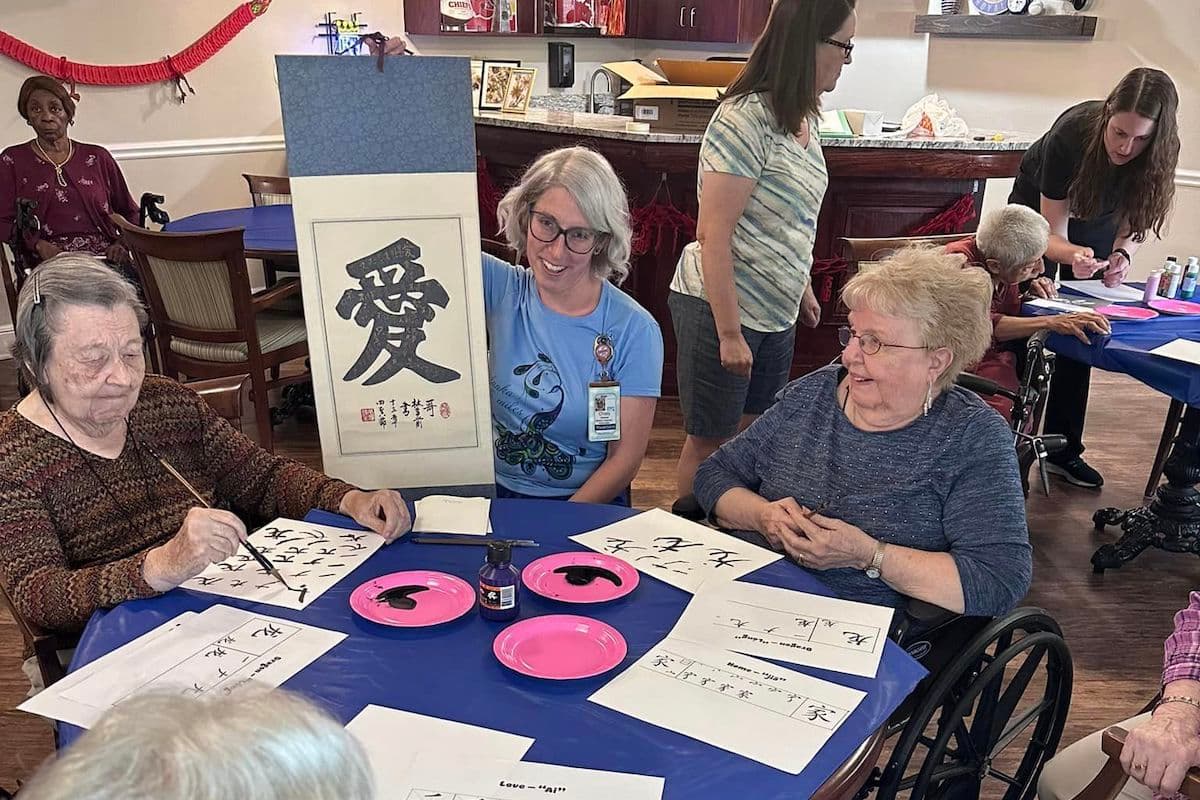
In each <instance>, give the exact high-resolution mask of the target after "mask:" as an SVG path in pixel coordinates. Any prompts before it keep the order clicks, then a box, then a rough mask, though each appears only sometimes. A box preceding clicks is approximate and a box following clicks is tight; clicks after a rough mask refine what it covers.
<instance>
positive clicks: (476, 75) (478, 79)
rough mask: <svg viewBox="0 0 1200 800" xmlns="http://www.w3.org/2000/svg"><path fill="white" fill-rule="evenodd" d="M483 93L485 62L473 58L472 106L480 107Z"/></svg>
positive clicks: (474, 107)
mask: <svg viewBox="0 0 1200 800" xmlns="http://www.w3.org/2000/svg"><path fill="white" fill-rule="evenodd" d="M482 95H483V62H482V61H476V60H475V59H471V108H473V109H478V108H479V98H480V97H481V96H482Z"/></svg>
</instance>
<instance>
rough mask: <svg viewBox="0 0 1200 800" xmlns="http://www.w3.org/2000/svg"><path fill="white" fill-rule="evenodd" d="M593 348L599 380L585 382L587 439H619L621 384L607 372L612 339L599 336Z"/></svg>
mask: <svg viewBox="0 0 1200 800" xmlns="http://www.w3.org/2000/svg"><path fill="white" fill-rule="evenodd" d="M592 350H593V353H594V354H595V356H596V362H597V363H598V364H599V365H600V380H598V381H592V382H591V383H589V384H588V441H590V442H613V441H616V440H618V439H620V438H621V384H620V383H619V382H618V381H614V380H613V379H612V375H611V374H610V373H609V371H608V365H609V363H610V362H611V361H612V358H613V343H612V339H611V338H609V337H608V335H607V334H603V333H602V334H600V335H598V336H597V337H596V343H595V344H594V345H593V348H592Z"/></svg>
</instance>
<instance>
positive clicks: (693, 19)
mask: <svg viewBox="0 0 1200 800" xmlns="http://www.w3.org/2000/svg"><path fill="white" fill-rule="evenodd" d="M692 27H693V28H694V27H696V9H694V8H693V9H692Z"/></svg>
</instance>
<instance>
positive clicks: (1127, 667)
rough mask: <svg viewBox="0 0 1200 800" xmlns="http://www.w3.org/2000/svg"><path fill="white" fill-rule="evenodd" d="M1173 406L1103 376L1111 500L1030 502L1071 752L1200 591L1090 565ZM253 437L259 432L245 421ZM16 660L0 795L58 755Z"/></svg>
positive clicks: (1092, 438) (673, 445)
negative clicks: (1105, 518) (1059, 656)
mask: <svg viewBox="0 0 1200 800" xmlns="http://www.w3.org/2000/svg"><path fill="white" fill-rule="evenodd" d="M11 364H12V362H11V361H7V362H0V407H7V406H8V405H9V404H11V403H12V402H13V401H14V398H15V394H16V393H15V389H14V386H15V380H14V377H13V374H12V369H11V366H10V365H11ZM1166 408H1167V399H1166V398H1165V397H1163V396H1162V395H1159V394H1156V393H1154V392H1152V391H1150V390H1149V389H1147V388H1145V387H1143V386H1142V385H1141V384H1138V383H1136V382H1134V381H1132V380H1130V379H1128V378H1125V377H1123V376H1119V375H1109V374H1107V373H1097V374H1096V375H1095V376H1094V378H1093V389H1092V401H1091V409H1090V411H1089V416H1088V430H1087V436H1086V441H1087V444H1088V448H1089V449H1088V460H1089V461H1090V462H1091V463H1092V464H1093V465H1094V466H1096V467H1097V468H1098V469H1099V470H1100V471H1101V472H1102V473H1103V474H1104V476H1105V478H1106V480H1107V484H1106V485H1105V487H1104V489H1103V491H1092V490H1085V489H1077V488H1074V487H1071V486H1067V485H1066V484H1063V483H1061V482H1056V483H1055V484H1054V485H1053V488H1052V493H1051V496H1050V497H1049V498H1045V497H1042V496H1041V495H1040V494H1039V495H1035V496H1034V497H1032V498H1031V499H1030V500H1029V504H1028V509H1029V530H1030V538H1031V540H1032V542H1033V545H1034V554H1035V565H1034V584H1033V589H1032V591H1031V592H1030V594H1029V597H1028V599H1027V600H1026V605H1036V606H1040V607H1042V608H1044V609H1046V610H1047V611H1049V612H1050V614H1051V615H1053V616H1054V617H1055V618H1056V619H1057V620H1058V621H1059V623H1060V624H1061V625H1062V627H1063V629H1064V631H1065V633H1066V637H1067V641H1068V643H1069V644H1070V646H1071V650H1072V653H1073V655H1074V661H1075V691H1074V701H1073V704H1072V707H1071V713H1070V717H1069V719H1068V722H1067V730H1066V732H1065V734H1064V742H1070V741H1074V740H1075V739H1077V738H1079V737H1080V736H1082V735H1084V734H1086V733H1089V732H1091V731H1092V730H1094V729H1096V728H1098V727H1101V726H1103V725H1105V724H1107V723H1111V722H1114V721H1116V720H1119V719H1122V718H1124V717H1126V716H1129V715H1132V714H1133V713H1135V712H1136V711H1137V710H1138V709H1139V708H1141V706H1142V705H1143V704H1144V703H1145V702H1146V701H1147V700H1148V699H1149V698H1150V697H1151V696H1152V695H1153V694H1154V693H1155V691H1156V690H1157V688H1158V679H1159V672H1160V669H1161V659H1162V643H1163V639H1164V638H1165V637H1166V635H1167V634H1168V633H1169V632H1170V630H1171V618H1172V616H1173V614H1174V613H1175V611H1176V610H1178V609H1179V608H1181V607H1182V606H1183V605H1185V604H1186V603H1187V597H1188V592H1189V591H1190V590H1191V589H1193V588H1197V586H1198V585H1200V582H1198V581H1197V575H1198V573H1200V563H1198V562H1197V560H1196V559H1195V558H1194V557H1192V556H1187V555H1172V554H1166V553H1163V552H1160V551H1151V552H1147V553H1144V554H1143V555H1142V556H1141V557H1140V558H1139V559H1138V560H1137V561H1136V562H1135V563H1134V564H1133V565H1130V566H1127V567H1125V568H1124V569H1121V570H1119V571H1116V572H1109V573H1108V574H1106V575H1104V576H1095V575H1093V574H1092V571H1091V567H1090V564H1089V562H1088V559H1089V557H1090V556H1091V553H1092V551H1093V550H1094V549H1095V548H1096V547H1097V546H1098V545H1099V544H1101V543H1103V542H1106V541H1111V540H1112V539H1113V538H1115V537H1114V534H1113V533H1112V532H1106V533H1103V534H1097V533H1095V532H1093V530H1092V525H1091V515H1092V512H1093V511H1094V510H1095V509H1096V508H1098V507H1100V506H1102V505H1115V506H1122V507H1125V506H1132V505H1136V504H1138V502H1139V501H1140V497H1141V493H1142V488H1143V486H1144V484H1145V482H1146V474H1147V471H1148V469H1149V464H1150V460H1151V459H1152V458H1153V455H1154V449H1155V447H1156V445H1157V442H1158V437H1159V434H1160V431H1161V425H1162V419H1163V416H1164V414H1165V413H1166ZM246 429H247V431H252V430H253V423H252V422H251V421H249V420H248V421H247V423H246ZM680 430H681V429H680V423H679V409H678V405H677V404H676V403H674V402H663V403H661V404H660V406H659V411H658V415H657V418H656V420H655V427H654V432H653V434H652V437H651V441H650V449H649V453H648V454H647V457H646V461H645V463H644V464H643V466H642V470H641V472H640V473H639V475H638V478H637V480H636V481H635V483H634V502H635V504H636V505H637V506H639V507H642V508H649V507H652V506H669V504H670V502H671V501H672V500H673V499H674V497H673V495H674V489H673V487H674V475H673V469H674V463H675V457H676V455H677V453H678V450H679V445H680V441H681V438H682V434H681V432H680ZM276 442H277V449H278V451H279V452H281V453H284V454H286V455H289V456H292V457H294V458H297V459H299V460H301V461H304V462H305V463H308V464H310V465H313V466H318V467H319V466H320V448H319V444H318V442H317V432H316V429H315V427H314V426H313V425H311V424H303V423H298V422H297V421H295V420H289V421H288V422H286V423H285V424H284V425H282V426H280V427H279V428H278V429H276ZM20 654H21V641H20V634H19V633H18V631H17V629H16V627H15V625H13V623H12V621H11V620H10V619H8V618H7V617H6V616H4V615H3V614H2V613H0V709H3V710H2V711H0V745H2V746H0V787H8V788H12V787H14V786H15V785H16V783H17V782H18V781H19V780H22V779H24V778H25V777H26V776H28V775H29V774H30V773H31V772H32V771H33V770H34V769H35V768H36V767H37V765H38V764H39V763H40V762H41V761H42V760H43V759H44V758H46V757H47V756H48V755H49V754H50V752H51V749H52V742H51V737H50V732H49V728H48V726H47V724H46V723H45V722H43V721H41V720H39V719H37V718H35V717H30V716H27V715H25V714H23V713H21V712H18V711H14V710H12V709H13V708H14V706H16V705H17V704H18V703H19V702H21V700H22V698H23V697H24V694H25V691H26V688H27V686H26V681H25V678H24V676H23V675H22V674H21V671H20Z"/></svg>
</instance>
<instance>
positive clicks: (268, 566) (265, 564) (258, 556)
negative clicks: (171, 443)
mask: <svg viewBox="0 0 1200 800" xmlns="http://www.w3.org/2000/svg"><path fill="white" fill-rule="evenodd" d="M143 446H144V447H145V448H146V449H147V450H149V451H150V455H151V456H152V457H153V458H154V459H155V460H156V461H158V463H159V464H162V468H163V469H165V470H166V471H167V472H169V473H171V477H173V478H174V479H175V480H177V481H179V483H180V484H182V486H183V488H185V489H187V490H188V491H189V492H191V494H192V497H195V498H196V500H197V501H198V502H199V503H200V505H202V506H204V507H205V508H212V506H211V505H209V503H208V501H207V500H205V499H204V496H203V495H202V494H200V492H198V491H196V487H195V486H192V484H191V482H190V481H188V479H187V478H185V477H183V476H182V475H181V474H179V471H178V470H177V469H175V468H174V467H172V466H171V463H170V462H169V461H167V460H166V459H165V458H163V457H162V456H160V455H159V454H158V453H156V452H155V451H154V448H152V447H151V446H150V445H148V444H144V443H143ZM242 544H244V545H246V549H247V550H249V551H250V555H252V556H254V560H255V561H257V562H258V565H259V566H260V567H262V568H263V569H265V570H266V571H267V572H268V573H270V574H271V576H272V577H274V578H275V579H276V580H278V581H279V582H280V583H282V584H283V585H284V587H285V588H286V589H287V590H288V591H289V592H290V591H291V590H292V587H291V586H288V582H287V581H285V580H284V579H283V575H281V574H280V572H279V570H278V569H276V568H275V565H274V564H272V563H271V562H270V561H268V560H267V557H266V556H264V555H263V554H262V553H260V552H258V548H257V547H255V546H254V545H252V544H250V540H249V539H247V540H246V541H244V542H242Z"/></svg>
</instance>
